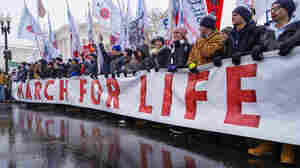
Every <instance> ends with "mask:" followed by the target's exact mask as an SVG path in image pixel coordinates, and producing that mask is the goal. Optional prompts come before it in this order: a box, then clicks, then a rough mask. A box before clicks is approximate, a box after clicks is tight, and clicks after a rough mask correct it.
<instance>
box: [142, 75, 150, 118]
mask: <svg viewBox="0 0 300 168" xmlns="http://www.w3.org/2000/svg"><path fill="white" fill-rule="evenodd" d="M146 97H147V76H146V75H144V76H141V99H140V107H139V112H142V113H148V114H151V113H152V106H147V105H146Z"/></svg>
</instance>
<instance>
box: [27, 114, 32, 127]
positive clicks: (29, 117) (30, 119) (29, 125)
mask: <svg viewBox="0 0 300 168" xmlns="http://www.w3.org/2000/svg"><path fill="white" fill-rule="evenodd" d="M32 120H33V115H32V113H28V115H27V121H28V122H27V124H28V129H29V130H32Z"/></svg>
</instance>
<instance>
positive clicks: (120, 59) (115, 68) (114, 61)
mask: <svg viewBox="0 0 300 168" xmlns="http://www.w3.org/2000/svg"><path fill="white" fill-rule="evenodd" d="M110 57H111V72H120V71H121V69H122V66H123V65H125V64H126V63H125V60H126V58H125V57H124V56H123V54H121V55H112V56H110Z"/></svg>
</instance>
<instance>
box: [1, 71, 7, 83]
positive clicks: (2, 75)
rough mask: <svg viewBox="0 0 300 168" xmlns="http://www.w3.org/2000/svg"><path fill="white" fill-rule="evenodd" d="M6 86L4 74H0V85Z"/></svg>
mask: <svg viewBox="0 0 300 168" xmlns="http://www.w3.org/2000/svg"><path fill="white" fill-rule="evenodd" d="M5 84H6V77H5V75H4V73H0V85H5Z"/></svg>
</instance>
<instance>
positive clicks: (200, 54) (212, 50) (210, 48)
mask: <svg viewBox="0 0 300 168" xmlns="http://www.w3.org/2000/svg"><path fill="white" fill-rule="evenodd" d="M224 42H225V37H224V36H223V35H222V34H221V33H220V32H214V33H212V34H211V35H210V36H209V37H208V38H200V39H199V40H197V41H196V43H195V44H194V46H193V47H192V50H191V52H190V54H189V59H188V64H191V63H195V64H197V65H203V64H207V63H210V62H212V57H213V56H214V55H215V54H216V53H217V52H222V53H224ZM204 54H205V55H204Z"/></svg>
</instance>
